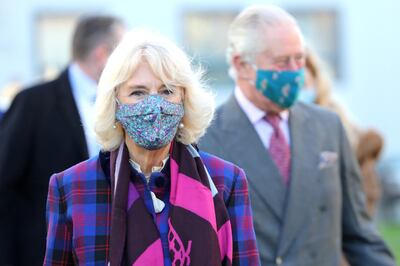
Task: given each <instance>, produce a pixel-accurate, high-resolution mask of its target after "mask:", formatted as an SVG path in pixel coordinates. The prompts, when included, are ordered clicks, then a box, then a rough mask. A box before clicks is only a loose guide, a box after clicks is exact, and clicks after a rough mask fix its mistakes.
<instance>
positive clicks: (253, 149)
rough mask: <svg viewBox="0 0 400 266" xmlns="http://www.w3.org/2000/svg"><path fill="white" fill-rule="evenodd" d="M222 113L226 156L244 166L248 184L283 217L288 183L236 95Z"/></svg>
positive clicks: (277, 214) (279, 217)
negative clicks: (285, 182) (228, 155)
mask: <svg viewBox="0 0 400 266" xmlns="http://www.w3.org/2000/svg"><path fill="white" fill-rule="evenodd" d="M219 114H220V115H221V121H222V122H221V123H222V125H221V129H222V131H223V132H224V133H225V134H224V135H225V136H226V137H224V140H225V141H226V143H230V145H226V147H227V148H226V149H228V151H227V152H226V154H231V155H230V157H229V158H228V157H227V159H228V160H231V161H232V162H233V163H235V164H237V165H238V166H240V167H242V168H244V170H245V172H246V176H247V177H248V183H249V187H250V188H251V189H252V190H253V191H254V192H255V193H257V194H258V196H259V197H260V198H261V199H262V200H263V201H264V203H265V204H267V205H269V206H270V207H271V209H272V210H273V212H274V214H275V215H276V216H277V217H278V219H280V220H282V214H283V206H284V200H285V194H286V186H285V185H284V183H283V180H282V177H281V176H280V174H279V172H278V169H277V168H276V166H275V164H274V162H273V161H272V159H271V157H270V156H269V154H268V151H267V150H266V149H265V147H264V145H263V143H262V142H261V140H260V138H259V136H258V134H257V132H256V130H255V129H254V127H253V125H252V124H251V122H250V121H249V119H248V118H247V116H246V114H245V113H244V112H243V111H242V109H241V108H240V106H239V104H238V103H237V101H236V99H235V98H234V96H232V97H231V98H230V99H229V101H228V102H227V103H226V104H225V105H224V107H223V109H222V110H221V112H220V113H219ZM266 169H267V170H268V171H266Z"/></svg>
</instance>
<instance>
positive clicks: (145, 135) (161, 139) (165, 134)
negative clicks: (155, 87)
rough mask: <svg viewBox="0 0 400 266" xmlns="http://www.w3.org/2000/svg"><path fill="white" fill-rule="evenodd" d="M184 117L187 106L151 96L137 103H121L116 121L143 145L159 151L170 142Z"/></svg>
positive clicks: (136, 141) (137, 142)
mask: <svg viewBox="0 0 400 266" xmlns="http://www.w3.org/2000/svg"><path fill="white" fill-rule="evenodd" d="M183 115H184V108H183V104H176V103H171V102H169V101H167V100H165V99H164V98H163V97H161V96H160V95H149V96H148V97H146V98H145V99H144V100H142V101H140V102H138V103H135V104H118V107H117V111H116V114H115V116H116V119H117V121H119V122H120V123H121V125H122V127H123V128H124V129H125V131H126V132H127V133H128V135H129V137H130V138H131V139H132V140H133V141H135V143H136V144H138V145H139V146H141V147H143V148H145V149H148V150H156V149H159V148H161V147H164V146H165V145H167V144H168V143H170V142H171V141H172V140H173V138H174V137H175V135H176V132H177V130H178V125H179V122H180V121H181V120H182V118H183Z"/></svg>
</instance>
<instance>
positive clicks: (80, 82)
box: [68, 64, 100, 157]
mask: <svg viewBox="0 0 400 266" xmlns="http://www.w3.org/2000/svg"><path fill="white" fill-rule="evenodd" d="M68 75H69V80H70V82H71V87H72V94H73V96H74V99H75V103H76V106H77V108H78V112H79V115H80V117H81V122H82V126H83V130H84V132H85V138H86V144H87V147H88V153H89V156H90V157H92V156H94V155H97V153H98V152H99V150H100V146H99V145H98V143H97V142H96V137H95V134H94V112H95V110H94V102H95V99H96V91H97V83H96V82H95V81H94V80H92V79H91V78H90V77H88V76H87V75H86V74H85V73H84V72H83V71H82V70H81V69H80V68H79V66H78V65H77V64H71V65H70V67H69V68H68Z"/></svg>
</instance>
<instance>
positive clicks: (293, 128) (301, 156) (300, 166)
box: [280, 104, 318, 250]
mask: <svg viewBox="0 0 400 266" xmlns="http://www.w3.org/2000/svg"><path fill="white" fill-rule="evenodd" d="M310 121H311V120H310V118H309V117H307V114H306V112H305V111H304V109H303V108H302V107H301V105H299V104H297V105H295V106H294V107H293V108H292V110H291V111H290V117H289V129H290V137H291V153H292V156H291V158H292V164H291V179H290V185H289V191H288V195H287V202H286V207H285V214H284V222H283V227H282V232H281V243H282V246H281V247H280V248H281V249H282V250H285V249H286V248H289V245H290V243H291V242H292V240H293V238H294V237H295V236H296V234H297V232H298V231H299V230H301V229H302V227H303V224H304V221H305V220H306V219H307V217H308V216H309V213H308V211H307V210H310V206H311V203H312V196H311V195H313V194H315V193H313V190H314V189H316V187H315V183H316V181H317V179H316V173H317V172H318V171H317V165H318V162H317V160H316V158H318V157H317V156H314V155H315V154H318V151H317V150H316V149H317V147H316V146H317V145H313V143H314V140H315V134H316V132H315V131H316V129H314V128H313V127H312V124H311V123H310Z"/></svg>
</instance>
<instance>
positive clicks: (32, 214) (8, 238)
mask: <svg viewBox="0 0 400 266" xmlns="http://www.w3.org/2000/svg"><path fill="white" fill-rule="evenodd" d="M87 157H88V151H87V146H86V140H85V136H84V132H83V128H82V126H81V122H80V117H79V113H78V110H77V107H76V104H75V101H74V98H73V95H72V91H71V85H70V82H69V79H68V71H64V72H63V73H62V74H61V75H60V76H59V77H58V78H57V79H55V80H53V81H50V82H48V83H43V84H40V85H37V86H34V87H32V88H29V89H26V90H24V91H22V92H21V93H20V94H18V95H17V96H16V98H15V100H14V101H13V103H12V105H11V107H10V109H9V110H8V111H7V113H6V114H5V115H4V117H3V120H2V121H1V124H0V265H42V263H43V257H44V252H45V240H46V222H45V205H46V195H47V188H48V183H49V178H50V176H51V174H53V173H55V172H59V171H62V170H64V169H66V168H67V167H70V166H72V165H74V164H76V163H78V162H80V161H82V160H85V159H87Z"/></svg>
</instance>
